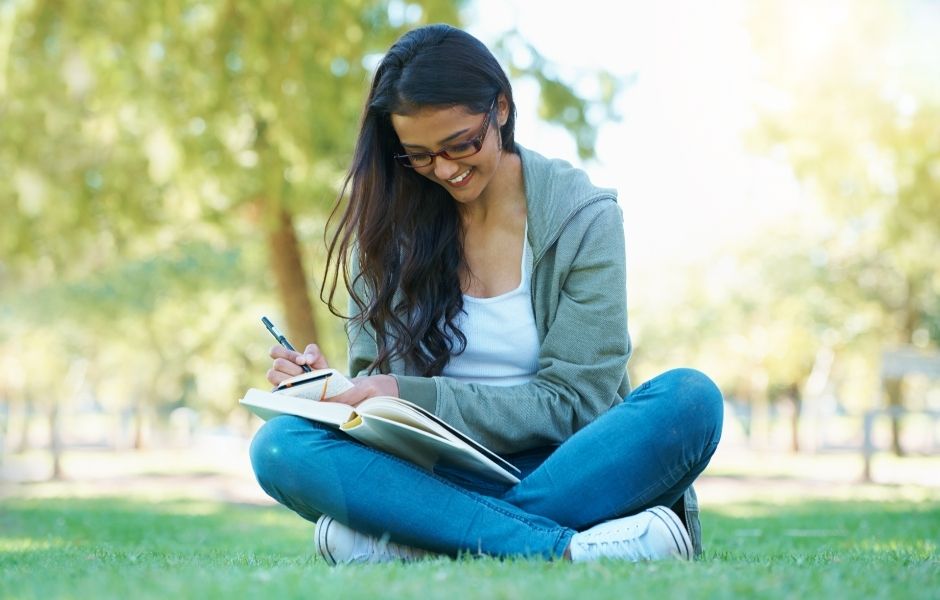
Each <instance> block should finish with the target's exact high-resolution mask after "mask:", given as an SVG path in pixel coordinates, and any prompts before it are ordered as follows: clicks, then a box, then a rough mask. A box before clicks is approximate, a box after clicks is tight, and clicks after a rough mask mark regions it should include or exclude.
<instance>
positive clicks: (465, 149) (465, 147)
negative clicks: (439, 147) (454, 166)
mask: <svg viewBox="0 0 940 600" xmlns="http://www.w3.org/2000/svg"><path fill="white" fill-rule="evenodd" d="M482 147H483V140H482V139H480V138H477V139H475V140H470V141H469V142H463V143H462V144H454V145H452V146H447V147H446V148H444V153H445V154H446V155H447V157H449V158H467V157H468V156H473V155H474V154H476V153H477V152H479V151H480V148H482Z"/></svg>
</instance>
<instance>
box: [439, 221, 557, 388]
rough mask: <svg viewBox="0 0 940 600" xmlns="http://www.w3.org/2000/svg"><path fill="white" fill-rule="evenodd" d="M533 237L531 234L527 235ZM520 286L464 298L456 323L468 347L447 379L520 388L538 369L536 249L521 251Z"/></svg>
mask: <svg viewBox="0 0 940 600" xmlns="http://www.w3.org/2000/svg"><path fill="white" fill-rule="evenodd" d="M527 233H528V232H527ZM520 271H521V273H522V277H521V281H520V283H519V287H517V288H516V289H514V290H512V291H510V292H506V293H505V294H501V295H499V296H494V297H492V298H475V297H473V296H467V295H466V294H464V297H463V310H464V314H462V315H460V317H459V318H458V319H457V324H458V326H459V327H460V330H461V331H462V332H463V333H464V335H465V336H466V337H467V347H466V349H464V351H463V352H462V353H461V354H458V355H456V356H452V357H451V359H450V361H449V362H448V363H447V366H445V367H444V371H443V375H444V376H445V377H452V378H454V379H456V380H458V381H462V382H465V383H484V384H487V385H501V386H508V385H518V384H521V383H526V382H527V381H529V380H530V379H532V377H533V376H534V375H535V372H536V371H537V370H538V356H539V337H538V331H537V330H536V328H535V314H534V313H533V312H532V294H531V278H532V248H531V247H530V246H529V241H528V237H527V236H526V237H525V244H524V247H523V250H522V265H521V266H520Z"/></svg>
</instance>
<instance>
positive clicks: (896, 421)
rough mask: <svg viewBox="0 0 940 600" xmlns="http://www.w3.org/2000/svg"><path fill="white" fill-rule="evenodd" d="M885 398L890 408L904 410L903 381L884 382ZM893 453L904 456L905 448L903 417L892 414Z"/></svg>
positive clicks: (889, 380) (891, 380)
mask: <svg viewBox="0 0 940 600" xmlns="http://www.w3.org/2000/svg"><path fill="white" fill-rule="evenodd" d="M884 389H885V396H886V397H887V399H888V408H890V409H894V408H903V407H904V393H903V388H902V380H901V379H888V380H887V381H885V382H884ZM890 418H891V451H892V452H894V455H895V456H904V448H902V447H901V417H900V415H898V414H894V413H892V414H891V417H890Z"/></svg>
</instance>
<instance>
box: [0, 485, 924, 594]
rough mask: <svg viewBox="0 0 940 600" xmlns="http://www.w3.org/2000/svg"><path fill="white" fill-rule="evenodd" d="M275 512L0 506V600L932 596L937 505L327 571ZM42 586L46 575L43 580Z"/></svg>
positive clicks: (755, 513)
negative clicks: (625, 557) (690, 547)
mask: <svg viewBox="0 0 940 600" xmlns="http://www.w3.org/2000/svg"><path fill="white" fill-rule="evenodd" d="M299 523H300V521H298V517H296V516H295V515H293V514H292V513H290V512H288V511H287V510H285V509H281V508H260V507H246V506H225V505H220V504H213V503H202V502H187V501H168V502H163V503H160V504H154V503H150V502H147V503H142V502H132V501H127V500H107V499H102V500H82V499H69V500H64V499H63V500H10V499H8V500H3V501H0V532H2V533H0V569H2V571H3V573H4V577H3V579H2V580H0V594H2V595H3V596H4V597H15V598H24V599H25V598H60V597H95V598H110V597H128V596H133V597H135V598H165V597H179V596H183V597H221V596H226V597H239V598H253V597H259V598H261V597H263V598H271V597H277V598H288V597H309V596H310V595H311V594H314V595H316V596H317V597H329V598H334V597H335V598H339V597H342V598H375V597H382V598H415V597H421V598H453V597H461V598H520V597H540V598H571V597H573V596H576V595H581V594H584V593H585V590H589V591H590V596H591V597H592V598H623V597H624V596H629V597H631V598H664V597H670V598H671V597H687V596H688V597H709V598H740V597H751V596H759V597H762V598H794V597H801V598H802V597H866V598H912V599H913V598H932V597H933V596H934V595H935V590H936V588H937V586H938V585H940V570H938V569H937V565H938V548H937V542H936V539H935V537H936V536H935V535H932V534H933V533H935V532H936V531H937V530H938V527H940V507H938V506H937V505H936V504H909V503H903V502H896V503H891V502H884V503H877V502H812V503H803V504H801V505H799V506H787V505H763V504H730V505H724V506H722V507H721V508H718V509H715V510H711V511H708V512H706V513H705V514H704V515H703V523H704V527H705V536H706V537H705V548H706V557H705V560H703V561H700V562H697V563H693V564H675V563H649V564H621V563H615V562H606V563H598V564H587V565H572V564H570V563H564V562H556V563H545V562H542V561H525V560H506V561H498V560H492V559H463V560H460V561H452V560H450V559H435V560H429V561H424V562H420V563H416V564H408V565H401V564H391V565H381V566H352V567H340V568H330V567H328V566H327V565H325V564H324V563H323V562H322V561H320V560H319V559H317V558H314V557H313V556H312V554H311V552H312V544H311V542H310V536H311V532H312V525H310V526H307V527H303V526H300V527H298V524H299ZM37 573H43V576H42V577H37V576H36V574H37Z"/></svg>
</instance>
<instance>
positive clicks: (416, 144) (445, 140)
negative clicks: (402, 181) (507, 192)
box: [392, 102, 505, 204]
mask: <svg viewBox="0 0 940 600" xmlns="http://www.w3.org/2000/svg"><path fill="white" fill-rule="evenodd" d="M503 106H504V103H502V102H500V103H497V108H499V109H500V110H497V111H496V114H494V115H493V117H494V118H490V119H487V118H486V116H487V115H486V114H473V113H470V112H468V111H467V109H466V108H465V107H463V106H454V107H448V108H423V109H421V110H419V111H417V112H415V113H413V114H410V115H397V114H393V115H392V127H394V128H395V132H396V133H397V134H398V139H399V140H401V144H402V148H403V149H404V152H405V153H407V154H415V153H420V152H437V151H439V150H441V149H448V148H451V147H459V146H461V145H462V144H464V143H465V142H469V141H471V140H473V139H474V138H478V137H480V136H481V135H482V136H484V138H483V146H482V148H480V151H479V152H477V153H476V154H473V155H472V156H467V157H465V158H458V159H454V160H448V159H446V158H444V157H443V156H435V157H434V160H433V162H432V163H431V164H430V165H428V166H426V167H418V168H415V171H417V172H418V173H420V174H421V175H423V176H424V177H427V178H428V179H430V180H431V181H433V182H434V183H436V184H438V185H440V186H441V187H443V188H444V189H446V190H447V191H448V192H449V193H450V195H451V196H452V197H453V198H454V200H456V201H457V202H459V203H462V204H467V203H471V202H473V201H475V200H477V199H478V198H480V197H481V196H485V194H484V191H485V190H486V189H487V187H488V186H489V184H490V182H491V181H492V180H493V179H494V178H495V177H497V176H498V175H499V172H500V164H501V161H500V158H501V155H502V152H501V151H500V139H499V132H498V128H499V125H500V124H501V123H502V122H504V121H505V117H503V113H504V110H503V108H502V107H503ZM485 121H486V127H487V129H486V130H485V131H484V130H483V126H484V122H485ZM404 168H407V167H404Z"/></svg>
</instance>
